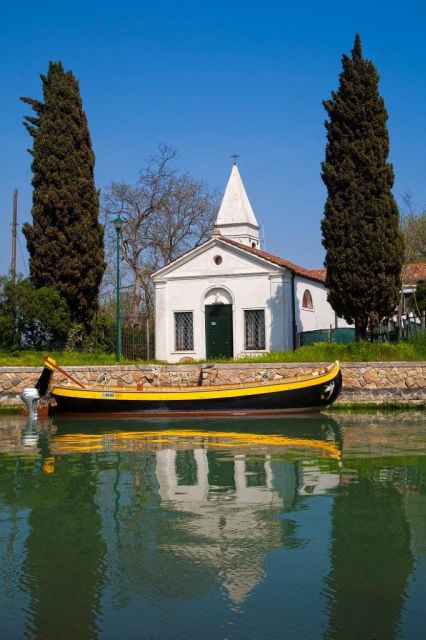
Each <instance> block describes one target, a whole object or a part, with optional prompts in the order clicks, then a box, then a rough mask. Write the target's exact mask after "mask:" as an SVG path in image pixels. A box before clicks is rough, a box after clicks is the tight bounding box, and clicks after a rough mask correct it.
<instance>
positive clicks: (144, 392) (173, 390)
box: [50, 362, 340, 400]
mask: <svg viewBox="0 0 426 640" xmlns="http://www.w3.org/2000/svg"><path fill="white" fill-rule="evenodd" d="M339 371H340V363H339V362H334V363H332V364H331V365H330V366H329V367H327V368H326V369H325V370H322V371H321V372H318V373H317V375H315V374H310V375H308V374H307V375H302V376H297V377H295V376H292V377H291V378H284V379H282V380H268V381H265V382H254V383H248V384H245V383H239V384H238V385H236V384H232V385H209V386H205V387H203V386H199V387H198V386H181V387H172V386H170V387H148V388H143V389H137V388H136V387H135V386H131V387H125V386H123V387H117V386H114V387H111V386H92V387H85V388H81V387H76V386H73V385H68V384H67V385H59V384H55V383H54V384H52V386H51V389H50V392H51V394H52V395H55V393H58V395H61V396H64V395H65V396H68V394H71V393H73V392H75V393H76V394H77V397H89V398H90V395H89V396H86V395H85V394H99V393H100V394H108V393H111V394H114V396H112V397H111V398H109V397H108V396H107V395H102V396H101V399H102V400H109V399H118V400H120V399H125V398H122V397H121V398H120V397H118V398H117V396H116V395H115V394H117V395H118V394H119V396H127V399H130V398H131V397H132V396H138V397H137V398H132V399H135V400H140V399H142V398H143V397H144V396H158V397H157V398H155V399H161V396H169V395H171V396H175V397H176V398H173V399H179V398H182V399H183V396H185V395H190V394H197V395H198V394H201V396H212V395H214V394H217V393H221V392H222V393H225V394H226V392H233V391H235V392H238V393H241V392H244V391H246V390H247V391H250V390H253V391H254V393H253V394H245V393H243V394H242V395H255V394H256V390H257V389H258V390H259V394H260V395H263V394H265V393H279V392H282V391H285V390H286V387H290V388H289V389H287V390H289V391H290V390H292V389H294V388H296V389H297V388H300V386H302V387H303V385H304V384H306V383H310V384H308V385H306V386H317V385H319V384H323V383H324V382H328V381H331V380H333V379H334V378H335V377H336V376H337V375H338V373H339ZM61 391H62V392H65V393H61ZM92 397H93V396H92ZM95 397H96V396H95ZM219 397H223V396H219ZM168 399H171V398H168ZM193 399H195V398H193Z"/></svg>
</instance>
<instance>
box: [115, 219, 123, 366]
mask: <svg viewBox="0 0 426 640" xmlns="http://www.w3.org/2000/svg"><path fill="white" fill-rule="evenodd" d="M113 224H114V227H115V230H116V232H117V316H116V342H115V359H116V360H117V362H120V358H121V321H120V236H121V229H122V227H123V221H122V219H121V218H120V216H117V217H116V218H115V220H113Z"/></svg>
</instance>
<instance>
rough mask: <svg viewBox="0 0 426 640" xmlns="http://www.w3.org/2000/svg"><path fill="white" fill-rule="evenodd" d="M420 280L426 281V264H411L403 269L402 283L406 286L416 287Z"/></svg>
mask: <svg viewBox="0 0 426 640" xmlns="http://www.w3.org/2000/svg"><path fill="white" fill-rule="evenodd" d="M420 280H426V262H410V263H409V264H406V265H405V266H404V267H403V269H402V282H403V283H404V284H405V285H415V284H417V283H418V282H420Z"/></svg>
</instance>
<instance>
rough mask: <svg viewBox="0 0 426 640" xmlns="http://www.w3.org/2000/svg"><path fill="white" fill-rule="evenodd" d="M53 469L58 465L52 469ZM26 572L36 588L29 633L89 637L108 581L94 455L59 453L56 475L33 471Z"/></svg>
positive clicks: (28, 499)
mask: <svg viewBox="0 0 426 640" xmlns="http://www.w3.org/2000/svg"><path fill="white" fill-rule="evenodd" d="M51 470H52V469H51ZM31 480H32V486H31V487H30V486H28V487H27V491H26V507H27V508H28V509H31V512H30V514H29V518H28V524H29V527H30V531H29V535H28V537H27V541H26V552H27V553H26V560H25V563H24V566H23V572H24V574H25V576H26V583H27V584H28V586H29V589H30V592H31V605H30V609H31V621H30V623H29V629H28V635H29V636H31V637H32V635H34V636H35V637H37V638H54V637H58V632H59V630H60V637H61V640H66V639H68V638H69V639H70V640H75V639H76V638H79V640H86V639H87V640H89V639H92V638H96V637H97V635H98V627H97V617H98V615H99V612H100V598H101V594H102V589H103V585H104V580H105V564H104V556H105V550H106V547H105V543H104V541H103V539H102V536H101V519H100V516H99V512H98V507H97V504H96V486H97V469H96V466H95V458H94V456H92V455H79V456H72V457H71V456H68V457H67V456H64V457H62V458H61V457H57V458H56V460H55V461H54V473H50V474H49V473H40V472H38V473H33V474H32V478H31Z"/></svg>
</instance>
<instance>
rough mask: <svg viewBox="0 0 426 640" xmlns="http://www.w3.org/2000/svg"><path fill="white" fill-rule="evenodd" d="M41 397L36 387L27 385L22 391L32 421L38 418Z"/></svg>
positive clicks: (22, 397) (22, 398)
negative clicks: (38, 404) (38, 403)
mask: <svg viewBox="0 0 426 640" xmlns="http://www.w3.org/2000/svg"><path fill="white" fill-rule="evenodd" d="M39 399H40V394H39V392H38V390H37V389H36V388H35V387H25V388H24V389H22V391H21V400H22V401H23V402H24V403H25V404H26V406H27V409H28V415H29V417H30V422H31V421H32V420H37V402H38V401H39Z"/></svg>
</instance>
